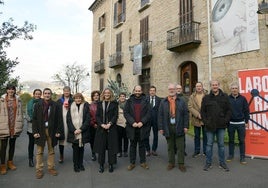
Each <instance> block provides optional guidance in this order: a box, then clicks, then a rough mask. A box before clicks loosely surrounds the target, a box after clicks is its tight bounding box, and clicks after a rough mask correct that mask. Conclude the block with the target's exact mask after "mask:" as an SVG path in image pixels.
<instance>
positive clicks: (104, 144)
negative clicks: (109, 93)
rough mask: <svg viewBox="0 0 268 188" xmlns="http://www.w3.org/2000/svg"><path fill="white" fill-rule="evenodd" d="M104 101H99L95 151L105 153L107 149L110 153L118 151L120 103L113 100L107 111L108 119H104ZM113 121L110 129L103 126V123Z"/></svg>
mask: <svg viewBox="0 0 268 188" xmlns="http://www.w3.org/2000/svg"><path fill="white" fill-rule="evenodd" d="M102 104H103V103H102V102H98V106H97V113H96V121H97V125H98V126H97V130H96V135H95V141H94V147H93V151H94V152H96V153H101V154H102V153H103V152H105V150H106V149H108V150H109V152H110V154H117V153H118V135H117V125H116V122H117V119H118V103H117V102H116V101H111V102H110V104H109V106H108V109H107V112H106V119H105V120H104V114H103V105H102ZM109 122H110V123H111V127H110V129H109V130H106V129H104V128H102V127H101V124H107V123H109Z"/></svg>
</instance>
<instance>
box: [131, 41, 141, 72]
mask: <svg viewBox="0 0 268 188" xmlns="http://www.w3.org/2000/svg"><path fill="white" fill-rule="evenodd" d="M133 50H134V52H133V53H134V54H133V55H134V60H133V75H141V74H142V73H141V69H142V43H140V44H138V45H135V46H134V49H133Z"/></svg>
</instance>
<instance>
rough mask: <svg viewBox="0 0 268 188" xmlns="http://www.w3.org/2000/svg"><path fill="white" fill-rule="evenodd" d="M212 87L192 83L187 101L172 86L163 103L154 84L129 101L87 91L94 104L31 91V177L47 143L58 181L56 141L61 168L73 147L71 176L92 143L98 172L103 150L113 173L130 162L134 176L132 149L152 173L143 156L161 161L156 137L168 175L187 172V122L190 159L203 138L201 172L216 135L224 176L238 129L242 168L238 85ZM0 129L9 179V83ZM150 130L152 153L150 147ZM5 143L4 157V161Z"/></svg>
mask: <svg viewBox="0 0 268 188" xmlns="http://www.w3.org/2000/svg"><path fill="white" fill-rule="evenodd" d="M210 87H211V90H210V93H207V92H206V91H205V90H204V88H203V84H202V83H201V82H197V83H196V85H195V91H194V92H193V93H192V95H191V96H190V97H186V96H184V95H183V94H182V91H181V90H182V87H181V85H179V84H169V85H168V87H167V97H165V98H160V97H158V96H157V95H156V87H155V86H151V87H150V89H149V95H145V94H144V93H143V91H142V87H141V86H140V85H137V86H135V87H134V89H133V93H132V95H131V96H130V97H129V98H128V99H127V98H126V97H127V96H126V94H125V93H120V95H119V97H118V99H117V100H116V99H115V96H114V93H113V91H112V90H111V89H109V88H106V89H104V90H103V91H102V93H100V92H99V91H93V92H92V93H91V104H89V103H88V102H86V101H85V99H84V96H83V95H82V94H81V93H76V94H74V95H72V94H71V89H70V87H68V86H66V87H64V88H63V94H62V96H61V97H60V99H59V100H58V101H56V102H55V101H53V100H52V98H51V97H52V91H51V89H49V88H45V89H44V90H43V91H41V90H40V89H35V90H34V92H33V98H32V99H31V100H30V101H29V102H28V104H27V110H26V112H27V113H26V119H27V122H28V128H27V134H28V136H29V144H28V158H29V166H30V167H34V160H33V156H34V144H36V145H37V148H36V164H35V167H36V178H37V179H40V178H42V177H43V175H44V171H43V168H44V163H43V153H44V148H45V145H46V144H47V148H48V155H47V168H48V173H49V174H51V175H54V176H56V175H57V174H58V172H57V171H56V170H55V151H54V147H55V146H56V145H57V144H58V143H59V154H60V156H59V163H63V162H64V147H65V146H66V145H67V143H71V144H72V149H73V167H74V171H75V172H80V171H84V170H85V167H84V165H83V160H84V159H83V158H84V146H85V144H86V143H90V147H91V152H92V153H91V159H92V161H96V160H98V163H99V172H100V173H103V172H104V169H105V161H106V160H105V156H106V151H108V155H107V156H108V171H109V172H110V173H112V172H113V171H114V165H115V164H116V162H117V157H129V161H130V164H129V165H128V167H127V169H128V170H129V171H130V170H133V169H134V168H135V167H136V156H137V154H136V153H137V147H138V153H139V163H140V166H141V167H142V168H144V169H149V166H148V164H147V163H146V156H150V155H152V156H157V155H158V154H157V147H158V133H160V134H161V135H163V136H164V137H165V138H166V140H167V151H168V165H167V170H171V169H173V168H174V167H175V165H176V164H177V165H178V168H179V170H180V171H182V172H185V171H186V167H185V162H184V161H185V160H184V158H185V155H186V152H185V134H186V133H187V131H188V129H189V124H190V122H191V124H192V125H193V126H194V152H193V155H192V157H197V156H198V155H201V140H203V155H205V156H206V163H205V166H204V168H203V170H205V171H207V170H209V169H210V167H211V165H212V155H213V153H212V151H213V143H214V137H215V136H216V137H217V144H218V155H219V167H220V168H223V169H224V170H225V171H229V168H228V167H227V165H226V163H225V161H228V162H229V161H231V160H232V159H233V158H234V135H235V134H234V133H235V131H237V132H238V138H239V148H240V162H241V164H246V161H245V128H246V127H247V126H248V120H249V107H248V103H247V100H246V99H245V97H243V96H242V95H240V94H239V92H238V91H239V88H238V84H236V83H233V84H231V87H230V88H231V94H230V95H229V96H228V95H227V94H226V93H224V92H223V91H222V90H221V89H220V83H219V82H218V81H217V80H213V81H211V83H210ZM189 120H190V122H189ZM0 128H1V129H0V130H1V131H0V140H1V152H0V154H1V166H0V173H1V174H2V175H3V174H6V173H7V169H10V170H15V169H16V166H15V165H14V163H13V156H14V151H15V141H16V138H17V137H18V136H19V135H20V133H21V132H22V129H23V115H22V104H21V100H20V99H19V97H18V96H17V95H16V88H15V86H12V85H8V86H7V87H6V94H5V95H3V96H2V97H1V100H0ZM226 128H228V135H229V156H228V157H227V160H226V159H225V155H224V154H225V151H224V134H225V129H226ZM151 129H152V133H153V139H152V141H153V142H152V147H151V144H150V142H149V140H150V139H149V136H150V132H151ZM201 136H202V139H201ZM122 142H123V143H122ZM129 142H130V146H129ZM8 143H9V152H8V154H9V155H8V161H7V163H6V150H7V144H8ZM128 146H129V148H128ZM128 150H129V153H128ZM176 155H177V160H176V159H175V158H176Z"/></svg>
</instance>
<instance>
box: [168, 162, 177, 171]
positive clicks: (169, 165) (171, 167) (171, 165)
mask: <svg viewBox="0 0 268 188" xmlns="http://www.w3.org/2000/svg"><path fill="white" fill-rule="evenodd" d="M174 167H175V165H174V164H171V163H169V164H168V166H167V170H171V169H173V168H174Z"/></svg>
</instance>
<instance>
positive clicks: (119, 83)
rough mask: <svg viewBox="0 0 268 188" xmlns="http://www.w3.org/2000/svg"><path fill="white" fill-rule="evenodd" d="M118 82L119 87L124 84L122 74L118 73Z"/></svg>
mask: <svg viewBox="0 0 268 188" xmlns="http://www.w3.org/2000/svg"><path fill="white" fill-rule="evenodd" d="M116 82H117V83H118V86H119V87H121V86H122V77H121V74H117V76H116Z"/></svg>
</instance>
